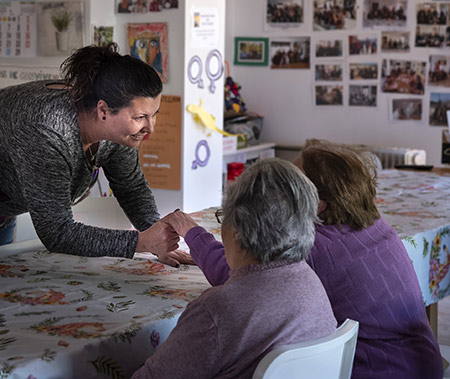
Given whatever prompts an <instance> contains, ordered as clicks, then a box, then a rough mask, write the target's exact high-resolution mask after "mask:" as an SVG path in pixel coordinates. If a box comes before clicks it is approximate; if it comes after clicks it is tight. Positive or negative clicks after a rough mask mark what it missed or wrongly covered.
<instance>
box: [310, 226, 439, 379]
mask: <svg viewBox="0 0 450 379" xmlns="http://www.w3.org/2000/svg"><path fill="white" fill-rule="evenodd" d="M308 263H309V264H310V265H311V267H312V268H313V270H314V271H315V272H316V274H317V275H318V276H319V278H320V279H321V281H322V283H323V285H324V287H325V290H326V291H327V294H328V297H329V299H330V302H331V306H332V308H333V311H334V315H335V317H336V319H337V321H338V323H339V324H341V323H342V322H343V321H345V319H346V318H350V319H353V320H358V321H359V334H358V343H357V345H356V355H355V363H354V367H353V374H352V378H364V379H369V378H377V379H378V378H383V379H389V378H392V379H400V378H405V379H415V378H417V379H425V378H426V379H435V378H436V379H438V378H439V379H441V378H442V377H443V366H442V359H441V355H440V352H439V346H438V343H437V341H436V338H435V337H434V335H433V332H432V330H431V328H430V325H429V322H428V319H427V316H426V313H425V306H424V303H423V299H422V293H421V290H420V287H419V282H418V280H417V276H416V273H415V271H414V267H413V265H412V262H411V260H410V258H409V256H408V253H407V252H406V249H405V247H404V246H403V243H402V241H401V240H400V238H399V237H398V235H397V233H396V231H395V230H394V229H393V228H392V227H391V226H390V225H389V224H388V223H387V222H386V221H385V220H384V219H383V218H380V219H378V220H376V222H375V224H374V225H372V226H370V227H368V228H366V229H364V230H360V231H354V230H352V229H350V228H349V227H348V226H342V227H341V228H338V227H337V226H335V225H321V226H317V228H316V241H315V244H314V247H313V248H312V250H311V253H310V255H309V258H308Z"/></svg>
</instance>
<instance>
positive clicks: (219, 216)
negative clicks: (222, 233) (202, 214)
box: [214, 208, 223, 224]
mask: <svg viewBox="0 0 450 379" xmlns="http://www.w3.org/2000/svg"><path fill="white" fill-rule="evenodd" d="M214 215H215V216H216V220H217V222H218V223H219V224H221V223H222V222H223V209H222V208H219V209H218V210H217V211H216V213H214Z"/></svg>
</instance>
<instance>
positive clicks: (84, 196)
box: [72, 167, 99, 206]
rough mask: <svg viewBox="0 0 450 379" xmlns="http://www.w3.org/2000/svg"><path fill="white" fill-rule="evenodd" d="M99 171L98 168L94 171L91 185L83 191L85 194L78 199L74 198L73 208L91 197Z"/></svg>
mask: <svg viewBox="0 0 450 379" xmlns="http://www.w3.org/2000/svg"><path fill="white" fill-rule="evenodd" d="M98 170H99V169H98V168H97V167H96V168H95V169H94V172H93V173H92V177H91V180H90V181H89V184H88V186H87V188H86V189H85V190H84V191H83V193H82V194H81V195H80V196H78V197H75V196H74V197H73V198H72V206H73V205H77V204H78V203H80V202H81V201H83V200H84V199H86V198H87V197H88V196H89V194H90V192H91V188H92V187H93V186H94V184H95V183H96V182H97V179H98Z"/></svg>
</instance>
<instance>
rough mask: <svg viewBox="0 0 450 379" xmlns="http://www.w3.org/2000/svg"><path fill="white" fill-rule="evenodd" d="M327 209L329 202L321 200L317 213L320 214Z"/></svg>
mask: <svg viewBox="0 0 450 379" xmlns="http://www.w3.org/2000/svg"><path fill="white" fill-rule="evenodd" d="M325 209H327V203H326V202H325V201H323V200H319V206H318V208H317V214H318V215H320V214H321V213H322V212H323V211H324V210H325Z"/></svg>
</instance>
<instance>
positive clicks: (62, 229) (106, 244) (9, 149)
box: [0, 43, 186, 265]
mask: <svg viewBox="0 0 450 379" xmlns="http://www.w3.org/2000/svg"><path fill="white" fill-rule="evenodd" d="M61 68H62V73H63V77H64V80H63V81H60V82H54V81H53V82H52V81H37V82H30V83H26V84H22V85H17V86H12V87H8V88H5V89H2V90H0V178H1V181H0V244H2V243H3V244H4V243H9V242H11V239H12V228H13V225H14V218H15V216H16V215H19V214H21V213H24V212H30V215H31V219H32V221H33V225H34V227H35V229H36V232H37V235H38V236H39V238H40V239H41V241H42V242H43V244H44V245H45V246H46V247H47V248H48V249H49V250H50V251H52V252H61V253H68V254H76V255H85V256H104V255H109V256H121V257H127V258H131V257H133V255H134V253H135V252H144V251H150V252H152V253H155V254H157V255H158V256H159V257H160V258H161V260H163V261H164V262H166V263H170V264H172V265H175V264H177V263H179V262H183V260H184V259H186V258H184V256H183V255H179V254H177V253H168V251H171V250H175V249H176V247H177V242H178V236H177V235H176V234H175V233H174V232H173V230H171V229H170V228H169V227H168V226H167V224H164V223H161V222H157V221H158V219H159V214H158V211H157V208H156V204H155V200H154V198H153V195H152V192H151V190H150V189H149V187H148V183H147V182H146V180H145V178H144V175H143V173H142V171H141V169H140V166H139V160H138V157H139V156H138V151H137V147H138V146H139V144H140V143H141V141H142V140H143V139H145V138H146V137H147V136H149V135H150V134H151V133H152V132H153V130H154V127H155V123H156V115H157V113H158V110H159V106H160V102H161V91H162V83H161V80H160V78H159V76H158V74H157V73H156V72H155V70H154V69H153V68H151V67H150V66H149V65H147V64H146V63H144V62H141V61H139V60H137V59H135V58H132V57H130V56H128V55H125V56H122V55H120V54H119V53H118V52H117V45H116V44H114V43H111V44H108V45H107V46H105V47H97V46H87V47H84V48H81V49H79V50H77V51H75V52H74V54H73V55H71V56H70V57H69V58H67V59H66V60H65V61H64V62H63V64H62V66H61ZM99 167H102V168H103V169H104V172H105V175H106V177H107V178H108V180H109V183H110V186H111V189H112V191H113V193H114V196H115V197H116V198H117V200H118V202H119V204H120V206H121V207H122V208H123V210H124V211H125V213H126V215H127V216H128V217H129V219H130V221H131V222H132V224H133V225H134V226H135V227H136V228H137V229H138V230H139V232H138V231H134V230H111V229H103V228H98V227H92V226H88V225H84V224H82V223H79V222H75V221H74V220H73V217H72V208H71V207H72V205H74V204H75V203H77V202H79V201H80V199H82V198H83V197H85V195H86V193H87V192H88V190H89V188H90V187H91V186H92V184H93V183H94V181H95V178H96V176H97V174H98V168H99ZM2 239H3V240H2Z"/></svg>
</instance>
